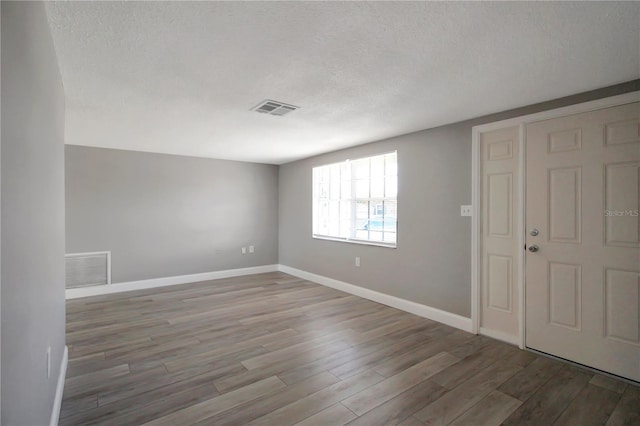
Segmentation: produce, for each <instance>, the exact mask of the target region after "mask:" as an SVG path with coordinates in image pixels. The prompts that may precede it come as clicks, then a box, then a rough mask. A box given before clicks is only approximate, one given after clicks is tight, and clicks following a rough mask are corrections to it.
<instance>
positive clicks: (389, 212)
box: [384, 200, 398, 219]
mask: <svg viewBox="0 0 640 426" xmlns="http://www.w3.org/2000/svg"><path fill="white" fill-rule="evenodd" d="M384 215H385V216H391V217H393V218H394V219H395V218H397V217H398V201H396V200H385V201H384Z"/></svg>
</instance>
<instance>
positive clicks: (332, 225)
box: [328, 200, 340, 236]
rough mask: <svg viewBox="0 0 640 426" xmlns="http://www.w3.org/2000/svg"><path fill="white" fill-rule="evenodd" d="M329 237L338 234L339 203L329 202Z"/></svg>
mask: <svg viewBox="0 0 640 426" xmlns="http://www.w3.org/2000/svg"><path fill="white" fill-rule="evenodd" d="M328 227H329V235H336V236H337V235H338V234H339V232H340V201H338V200H331V201H330V202H329V224H328Z"/></svg>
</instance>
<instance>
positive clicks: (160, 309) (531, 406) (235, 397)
mask: <svg viewBox="0 0 640 426" xmlns="http://www.w3.org/2000/svg"><path fill="white" fill-rule="evenodd" d="M67 344H68V346H69V367H68V373H67V379H66V384H65V389H64V399H63V403H62V412H61V420H60V424H61V425H89V424H91V425H93V424H108V425H142V424H147V425H171V426H176V425H192V424H194V425H196V424H197V425H269V426H272V425H273V426H285V425H312V426H313V425H315V426H324V425H327V426H335V425H344V424H349V425H364V426H374V425H403V426H420V425H446V424H452V425H458V426H459V425H499V424H505V425H520V424H531V425H604V424H606V425H640V389H639V388H638V387H636V386H632V385H628V384H626V383H624V382H622V381H618V380H614V379H611V378H609V377H605V376H602V375H599V374H594V373H593V372H590V371H587V370H584V369H580V368H576V367H573V366H570V365H568V364H565V363H562V362H559V361H555V360H551V359H548V358H543V357H540V356H538V355H535V354H532V353H529V352H525V351H520V350H518V349H517V348H515V347H512V346H509V345H506V344H503V343H500V342H497V341H494V340H491V339H489V338H486V337H482V336H473V335H471V334H468V333H465V332H462V331H459V330H456V329H454V328H451V327H448V326H445V325H443V324H440V323H437V322H434V321H430V320H427V319H424V318H420V317H417V316H414V315H411V314H408V313H406V312H402V311H399V310H396V309H393V308H389V307H387V306H384V305H380V304H377V303H374V302H370V301H368V300H364V299H361V298H358V297H355V296H352V295H349V294H346V293H342V292H339V291H336V290H333V289H329V288H326V287H322V286H320V285H317V284H314V283H311V282H309V281H304V280H301V279H298V278H295V277H292V276H289V275H286V274H283V273H275V272H274V273H268V274H259V275H252V276H246V277H238V278H231V279H224V280H217V281H209V282H203V283H195V284H189V285H181V286H173V287H164V288H160V289H153V290H144V291H138V292H129V293H120V294H114V295H108V296H97V297H91V298H85V299H76V300H70V301H68V302H67Z"/></svg>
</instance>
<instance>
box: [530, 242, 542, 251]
mask: <svg viewBox="0 0 640 426" xmlns="http://www.w3.org/2000/svg"><path fill="white" fill-rule="evenodd" d="M538 250H540V247H538V246H537V245H535V244H533V245H530V246H529V251H530V252H531V253H535V252H537V251H538Z"/></svg>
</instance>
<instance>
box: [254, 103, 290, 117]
mask: <svg viewBox="0 0 640 426" xmlns="http://www.w3.org/2000/svg"><path fill="white" fill-rule="evenodd" d="M297 109H299V107H297V106H294V105H289V104H285V103H283V102H278V101H272V100H271V99H267V100H266V101H262V102H260V103H259V104H258V105H256V106H255V107H253V108H251V111H256V112H259V113H262V114H269V115H280V116H282V115H286V114H289V113H290V112H292V111H295V110H297Z"/></svg>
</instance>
